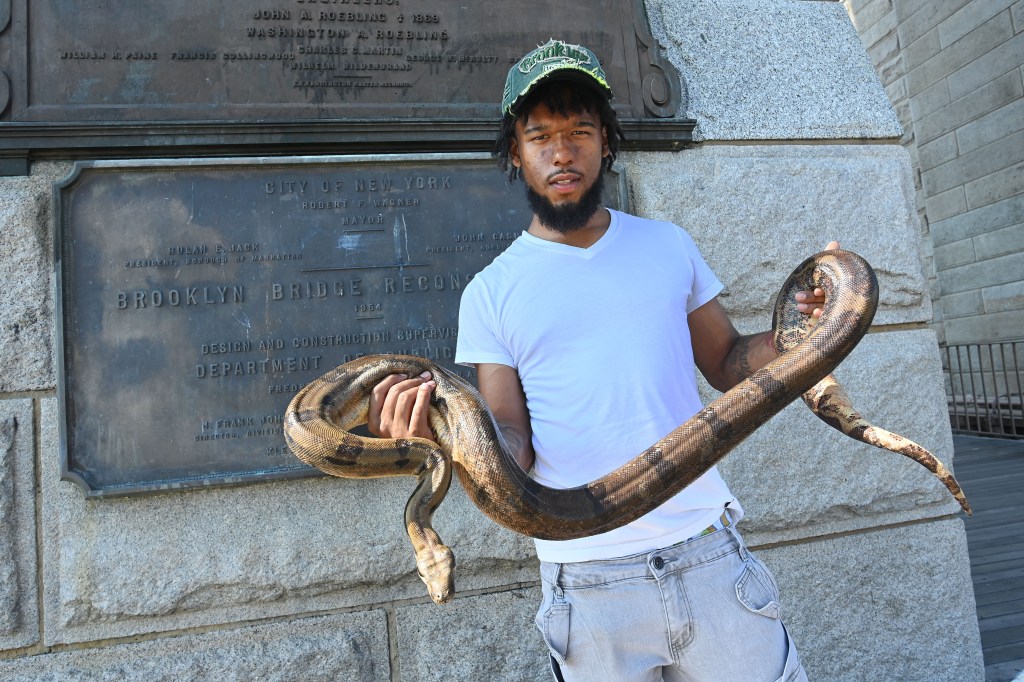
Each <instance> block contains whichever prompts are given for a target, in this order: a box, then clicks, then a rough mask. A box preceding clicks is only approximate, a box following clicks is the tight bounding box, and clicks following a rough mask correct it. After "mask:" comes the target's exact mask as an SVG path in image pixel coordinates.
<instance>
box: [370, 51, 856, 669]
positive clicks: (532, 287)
mask: <svg viewBox="0 0 1024 682" xmlns="http://www.w3.org/2000/svg"><path fill="white" fill-rule="evenodd" d="M611 94H612V93H611V89H610V88H609V86H608V84H607V81H606V78H605V74H604V71H603V70H602V68H601V66H600V64H599V62H598V60H597V57H596V56H595V55H594V54H593V53H592V52H591V51H590V50H588V49H587V48H585V47H582V46H578V45H570V44H567V43H563V42H561V41H557V40H552V41H550V42H549V43H547V44H546V45H543V46H541V47H538V48H537V49H536V50H533V51H531V52H530V53H529V54H527V55H526V56H525V57H523V59H522V60H520V62H519V63H518V64H516V66H514V67H513V68H512V69H511V70H510V71H509V75H508V78H507V81H506V85H505V92H504V98H503V103H502V108H503V114H504V116H503V125H502V130H501V133H500V136H499V139H498V143H497V146H496V155H497V156H498V157H499V159H500V162H501V165H502V167H503V168H504V169H506V170H507V171H509V175H510V178H515V177H517V176H518V177H521V178H522V180H523V181H524V183H525V185H526V191H527V197H528V199H529V202H530V206H531V208H532V209H533V212H534V216H533V220H532V222H531V223H530V226H529V228H528V229H527V231H526V232H524V233H523V234H522V235H521V236H520V237H519V238H518V239H517V240H516V241H515V242H514V243H513V244H511V245H510V246H509V248H508V249H507V250H506V251H505V252H504V253H503V254H501V255H500V256H498V258H496V259H495V261H494V262H493V263H492V264H491V265H489V266H488V267H487V268H485V269H484V270H483V271H482V272H481V273H480V274H479V275H478V276H477V277H476V278H474V279H473V281H472V282H471V283H470V284H469V286H468V287H467V288H466V290H465V292H464V294H463V298H462V305H461V308H460V316H459V342H458V349H457V353H456V361H457V362H459V363H463V364H471V365H474V366H475V367H476V370H477V376H478V383H479V388H480V392H481V394H482V395H483V397H484V399H485V400H486V401H487V404H488V406H489V407H490V409H491V411H492V412H493V413H494V416H495V419H496V420H497V422H498V424H499V426H500V428H501V430H502V434H503V435H504V436H505V438H506V440H507V441H508V444H509V446H510V447H511V448H512V449H513V452H514V453H515V455H516V459H517V461H518V463H519V464H520V466H522V468H523V469H524V470H526V471H530V472H531V473H532V475H533V476H534V477H535V478H536V479H537V480H538V481H540V482H541V483H544V484H545V485H548V486H551V487H560V488H566V487H572V486H576V485H581V484H585V483H588V482H589V481H591V480H593V479H595V478H598V477H599V476H601V475H604V474H606V473H608V472H609V471H612V470H614V469H615V468H617V467H619V466H621V465H622V464H624V463H625V462H627V461H628V460H630V459H632V458H633V457H634V456H635V455H636V454H637V453H638V452H640V451H641V450H642V449H643V448H645V447H647V446H648V445H650V444H652V443H654V442H655V441H657V440H659V439H660V438H661V437H663V436H664V435H665V434H667V433H668V432H670V431H671V430H672V429H674V428H675V427H676V426H678V425H679V424H681V423H682V422H684V421H685V420H686V419H688V418H689V417H690V416H691V415H693V414H694V413H695V412H696V411H698V410H699V409H700V407H701V403H700V400H699V398H698V396H697V385H696V375H695V368H697V369H700V371H701V373H702V374H703V375H704V376H705V377H706V378H707V380H708V381H709V382H710V384H711V385H712V386H714V387H715V388H717V389H719V390H722V391H725V390H727V389H728V388H730V387H732V386H734V385H735V384H737V383H738V382H740V381H741V380H742V379H744V378H745V377H747V376H749V375H750V374H751V373H752V372H753V371H754V370H756V369H758V368H760V367H762V366H763V365H765V364H767V363H768V362H769V361H770V360H772V359H773V358H775V357H776V352H775V350H774V348H773V346H772V344H771V341H770V334H769V333H765V334H757V335H751V336H740V335H739V334H738V333H737V331H736V329H735V328H734V327H733V325H732V323H731V322H730V320H729V318H728V316H727V315H726V314H725V312H724V310H723V309H722V307H721V305H720V304H719V303H718V300H717V298H716V296H717V295H718V293H719V292H720V291H721V290H722V288H723V287H722V284H721V283H720V282H719V281H718V279H717V278H716V277H715V275H714V273H712V271H711V269H710V268H709V267H708V266H707V264H706V263H705V262H704V260H703V258H702V257H701V255H700V253H699V251H698V250H697V247H696V245H695V244H694V243H693V241H692V240H691V239H690V237H689V236H688V235H687V234H686V233H685V232H684V231H683V230H682V229H681V228H679V227H677V226H675V225H671V224H668V223H661V222H655V221H650V220H644V219H641V218H637V217H634V216H630V215H627V214H624V213H620V212H617V211H612V210H609V209H607V208H604V207H603V206H602V205H601V203H600V200H601V186H602V178H603V173H604V172H605V171H606V170H607V169H608V168H610V166H611V163H612V161H614V158H615V155H616V153H617V151H618V142H619V139H620V138H621V128H620V126H619V124H618V121H617V118H616V116H615V112H614V110H613V109H612V108H611V106H610V105H609V100H610V99H611ZM837 246H838V245H837V244H835V243H834V242H833V243H831V244H829V247H828V248H835V247H837ZM823 300H824V298H823V294H822V292H821V291H820V290H817V291H815V292H802V293H801V294H798V301H800V306H801V310H804V311H805V312H807V313H808V314H812V315H818V314H820V308H818V307H817V306H819V305H820V304H821V303H822V302H823ZM433 388H434V384H433V382H432V381H431V379H430V376H429V375H424V376H421V377H405V376H402V375H396V376H393V377H389V378H388V379H387V380H385V381H384V382H382V383H381V384H380V385H379V386H378V387H377V388H376V390H375V392H374V396H373V398H372V401H371V415H370V430H371V432H373V433H375V434H377V435H384V436H392V437H400V436H413V435H415V436H422V437H427V438H430V437H432V434H431V432H430V428H429V426H428V425H427V421H426V415H427V410H428V409H429V399H430V393H431V391H432V390H433ZM742 515H743V511H742V508H741V507H740V505H739V503H738V502H737V500H736V499H735V497H733V495H732V493H731V492H729V489H728V487H727V486H726V484H725V482H724V481H723V480H722V478H721V476H720V475H719V474H718V471H717V469H715V468H713V469H711V470H710V471H708V472H707V473H706V474H705V475H704V476H702V477H701V478H699V479H698V480H697V481H695V482H694V483H693V484H691V485H690V486H688V487H687V488H685V489H684V490H683V491H682V492H680V493H679V494H678V495H676V496H675V497H673V498H672V499H670V500H669V501H667V502H666V503H664V504H663V505H661V506H660V507H658V508H657V509H655V510H653V511H652V512H650V513H649V514H647V515H645V516H643V517H641V518H640V519H638V520H637V521H634V522H632V523H630V524H627V525H625V526H623V527H621V528H617V529H614V530H612V531H609V532H606V533H601V534H599V535H595V536H592V537H587V538H580V539H577V540H568V541H545V540H536V541H535V542H536V546H537V553H538V556H539V558H540V559H541V577H542V593H543V601H542V604H541V607H540V611H539V613H538V615H537V625H538V627H539V628H540V630H541V632H542V633H543V636H544V639H545V642H546V643H547V645H548V648H549V650H550V654H551V660H552V668H553V671H554V672H555V675H556V679H564V680H566V681H568V682H574V681H587V682H594V681H603V680H608V681H614V682H617V681H623V682H632V681H634V680H644V681H646V680H651V681H654V680H662V679H664V680H670V681H674V680H694V681H711V680H714V681H716V682H721V681H728V680H742V681H744V682H753V681H757V680H765V681H771V680H785V681H787V682H792V681H794V680H803V679H806V676H805V674H804V672H803V669H802V667H801V665H800V661H799V657H798V655H797V653H796V649H795V647H794V645H793V643H792V641H791V640H790V638H789V636H788V634H787V632H786V629H785V627H784V625H783V624H782V621H781V619H780V608H779V604H778V591H777V588H776V586H775V581H774V579H773V578H772V576H771V574H770V572H769V571H768V569H767V568H766V567H765V566H764V565H763V564H761V563H760V562H759V561H758V560H757V559H756V558H755V557H754V556H753V555H751V554H750V552H749V550H747V548H746V546H745V544H744V543H743V541H742V539H741V537H740V536H739V534H738V533H737V532H736V530H735V528H734V524H735V523H736V522H737V521H738V520H739V519H740V518H742Z"/></svg>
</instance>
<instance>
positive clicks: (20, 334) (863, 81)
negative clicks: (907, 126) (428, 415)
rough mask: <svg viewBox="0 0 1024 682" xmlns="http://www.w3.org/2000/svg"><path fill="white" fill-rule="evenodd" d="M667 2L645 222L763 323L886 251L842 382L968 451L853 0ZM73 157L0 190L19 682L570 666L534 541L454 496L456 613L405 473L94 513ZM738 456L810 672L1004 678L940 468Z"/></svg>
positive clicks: (831, 455) (942, 442)
mask: <svg viewBox="0 0 1024 682" xmlns="http://www.w3.org/2000/svg"><path fill="white" fill-rule="evenodd" d="M648 10H649V13H650V19H651V23H652V27H653V29H654V32H655V35H656V36H657V37H658V38H659V40H660V41H661V42H662V43H663V44H664V45H665V47H666V51H667V54H668V56H669V57H670V59H671V60H672V61H673V62H674V64H675V65H676V66H677V68H679V70H680V72H681V73H682V74H683V77H684V78H685V80H686V83H687V88H688V102H687V104H686V108H687V111H686V114H687V115H688V116H692V117H694V118H696V119H697V121H698V128H697V133H696V134H697V136H698V140H699V144H698V145H697V146H696V148H694V149H690V150H685V151H682V152H678V153H631V154H626V155H624V157H623V166H624V168H625V169H626V172H627V177H628V180H629V186H630V193H631V201H632V208H633V209H634V210H635V211H636V212H638V213H640V214H643V215H649V216H652V217H658V218H664V219H669V220H673V221H676V222H678V223H679V224H681V225H683V226H685V227H686V228H687V229H688V230H690V232H691V233H692V234H693V236H694V237H695V239H696V240H697V242H698V243H699V244H700V245H701V247H702V248H703V250H704V252H705V255H706V257H707V258H708V260H709V262H710V263H711V265H712V266H713V267H714V268H715V269H716V271H717V272H718V273H719V275H720V276H721V277H722V279H723V281H724V282H726V285H727V291H726V294H725V295H724V297H723V300H724V302H725V304H726V306H727V307H728V309H729V311H730V313H731V314H732V315H733V316H734V318H735V319H736V321H737V324H738V325H739V326H740V327H741V328H743V329H744V330H747V331H753V330H756V329H759V328H766V327H767V325H768V324H769V318H768V313H767V312H766V311H767V309H768V307H769V306H770V302H771V300H772V299H773V296H774V290H775V289H776V288H777V286H778V285H779V284H780V283H781V281H782V279H783V277H784V276H785V274H787V273H788V272H789V271H790V270H791V269H792V267H794V266H795V265H796V264H797V263H798V262H799V261H800V260H802V259H803V258H804V257H805V256H806V255H808V254H810V253H813V252H814V251H816V250H818V249H819V248H820V247H821V246H823V245H824V244H825V243H826V242H827V241H829V240H830V239H833V238H835V239H839V240H841V241H842V242H843V244H844V246H847V247H849V248H852V249H854V250H856V251H858V252H860V253H861V254H862V255H864V256H865V257H866V258H867V259H868V260H869V261H870V262H872V263H873V264H874V266H875V267H876V269H877V271H878V274H879V277H880V281H881V285H882V292H883V293H882V306H881V310H880V312H879V315H878V316H877V318H876V321H875V327H874V329H873V333H871V334H870V335H869V336H868V337H866V339H865V340H864V342H863V343H862V344H861V346H859V347H858V349H857V350H855V351H854V353H853V355H852V356H851V357H850V358H849V360H848V361H847V362H846V363H845V364H844V365H843V367H842V368H840V372H839V373H838V375H839V378H840V380H841V381H843V382H844V383H845V384H846V385H847V386H848V389H849V391H850V393H851V395H852V397H853V398H854V400H855V401H856V402H857V403H858V405H859V406H860V407H861V409H862V410H863V411H864V412H865V414H867V415H868V416H869V417H873V418H875V419H876V420H878V421H879V422H881V423H882V425H884V426H888V427H891V428H893V429H895V430H898V431H900V432H902V433H904V434H905V435H907V436H909V437H911V438H914V439H915V440H918V441H920V442H922V443H924V444H925V445H927V446H929V447H930V448H932V449H933V450H934V451H935V453H936V454H937V455H938V456H939V457H940V458H941V459H943V460H944V461H947V462H948V461H950V460H951V459H952V455H953V452H952V441H951V437H950V434H949V427H948V422H947V420H946V417H945V405H944V402H943V401H942V397H941V396H942V391H941V385H942V375H941V368H940V360H939V355H938V348H937V344H936V340H935V335H934V333H933V332H932V331H931V330H930V329H929V327H928V325H927V322H928V320H930V319H931V316H932V310H931V303H930V298H929V296H928V293H927V285H926V280H925V278H924V276H923V275H922V271H921V262H920V258H919V254H918V251H917V248H916V246H915V242H916V234H917V230H918V226H917V224H918V223H917V217H916V210H915V206H914V200H913V196H914V187H913V181H912V174H911V164H910V158H909V156H908V153H907V152H906V150H904V149H903V148H902V147H901V146H900V145H899V143H898V142H899V137H900V134H901V131H900V126H899V122H898V121H897V119H896V117H895V115H894V113H893V111H892V108H891V106H890V105H889V104H888V101H887V100H886V97H885V93H884V91H883V90H882V87H881V85H880V84H879V82H878V79H877V78H876V77H875V75H874V72H873V70H872V68H871V63H870V61H869V60H868V57H867V55H866V54H865V52H864V50H863V48H862V47H861V45H860V43H859V42H858V39H857V34H856V32H855V31H854V29H853V27H852V25H851V23H850V20H849V19H848V18H847V16H846V13H845V11H844V8H843V6H842V5H841V4H839V3H835V2H815V1H806V0H775V1H773V2H763V1H756V0H698V1H696V2H694V1H689V2H683V1H682V0H649V2H648ZM69 169H70V164H69V163H64V162H46V163H36V164H34V165H33V170H32V175H31V176H30V177H27V178H5V179H3V180H0V244H2V246H3V249H2V251H0V272H2V274H3V279H4V287H3V289H2V290H0V359H2V360H3V364H2V365H0V367H2V369H0V516H2V518H3V523H2V524H0V529H2V530H0V594H2V595H3V597H4V603H5V604H6V605H8V608H7V609H6V610H5V613H4V614H3V615H0V659H6V660H0V678H3V679H11V680H38V679H54V680H56V679H61V680H64V679H75V680H100V679H127V680H160V679H182V678H190V679H268V680H275V679H281V680H286V679H303V680H308V679H324V680H387V681H390V682H396V681H400V682H412V681H419V680H451V679H487V680H510V681H521V680H544V679H548V674H547V672H546V654H545V652H544V650H543V647H542V644H541V640H540V638H539V636H538V634H537V633H536V631H535V630H534V628H533V625H532V620H533V613H534V611H535V609H536V605H537V601H538V597H539V587H538V584H537V578H536V560H535V559H534V558H533V552H532V545H531V543H530V542H529V541H528V540H525V539H523V538H520V537H517V536H514V535H512V534H510V533H507V532H506V531H504V530H502V529H500V528H497V527H496V526H495V525H494V524H492V523H491V522H489V521H487V520H486V519H485V518H484V517H483V516H482V515H481V514H480V513H479V512H477V511H476V509H475V508H474V507H473V506H472V504H471V503H470V502H469V501H468V499H467V498H466V496H465V495H464V494H463V493H462V492H461V491H459V490H453V492H452V493H451V494H450V495H449V498H448V500H447V501H446V502H445V504H444V505H443V506H442V507H441V509H440V510H439V512H438V515H437V526H438V528H439V529H440V532H441V533H442V535H443V537H445V538H446V539H448V540H449V541H450V543H451V545H452V547H453V549H454V551H455V553H456V555H457V557H458V560H459V573H458V581H459V582H458V588H459V595H458V598H457V599H456V600H455V602H454V603H453V604H450V605H448V606H445V607H439V606H436V605H434V604H433V603H431V602H430V601H429V599H427V597H426V595H425V593H424V589H423V587H422V584H421V583H420V582H419V580H418V579H417V578H416V576H415V570H414V564H413V560H412V553H411V550H410V549H409V546H408V541H407V540H406V538H405V537H404V535H403V532H402V528H401V523H400V518H401V516H400V515H401V509H402V507H403V505H404V500H405V497H406V496H407V494H408V491H409V489H410V483H411V482H410V481H407V480H393V481H358V482H351V481H336V480H326V479H314V480H303V481H287V482H276V483H266V484H259V485H250V486H243V487H237V488H229V489H217V490H199V491H191V492H178V493H168V494H160V495H153V496H148V497H144V498H137V499H136V498H131V499H95V500H94V499H90V500H86V499H84V498H83V496H82V493H81V491H80V490H79V489H78V488H77V487H76V486H75V485H74V484H72V483H68V482H62V481H61V480H60V475H59V470H60V462H59V444H58V423H57V412H56V402H57V401H56V378H55V377H56V370H55V363H54V347H55V346H54V341H53V331H54V325H55V317H54V316H55V312H54V306H53V300H54V292H53V272H54V262H53V257H52V239H53V237H52V235H53V229H54V226H53V219H52V216H51V213H50V201H51V198H50V192H51V189H50V187H51V184H52V182H53V181H54V180H55V179H58V178H60V177H62V176H64V175H65V174H66V173H67V172H68V171H69ZM495 172H497V171H495ZM705 393H706V397H708V398H710V397H712V395H711V394H712V391H711V390H710V389H706V388H705ZM722 470H723V473H724V475H725V476H726V478H727V479H728V480H729V482H730V485H731V486H732V487H733V489H734V491H735V492H736V493H737V494H738V495H739V496H740V497H741V499H742V500H743V502H744V506H745V508H746V510H747V518H746V520H745V521H743V523H742V525H741V530H743V532H744V533H745V534H746V536H747V539H748V541H749V542H750V543H751V544H752V545H754V546H755V547H758V548H760V549H761V554H762V556H763V558H764V559H765V560H766V562H767V563H768V564H769V565H770V566H771V567H772V568H773V569H774V571H775V572H776V575H777V578H778V580H779V583H780V585H781V587H782V591H783V593H784V598H785V604H784V608H785V613H786V618H787V621H788V623H789V625H790V629H791V631H792V632H793V634H794V636H795V638H796V640H797V642H798V645H799V646H800V647H801V653H802V656H803V658H804V661H805V665H806V667H807V669H808V672H809V674H810V676H811V679H817V680H822V679H828V680H877V679H899V680H907V681H914V680H921V681H924V680H928V681H930V682H931V681H935V680H957V681H961V680H980V679H982V661H981V652H980V643H979V638H978V630H977V622H976V620H975V615H974V600H973V593H972V590H971V583H970V575H969V566H968V558H967V550H966V544H965V542H964V532H963V526H962V523H961V521H960V520H959V519H958V517H957V510H958V507H957V506H956V504H955V503H954V502H953V501H952V499H951V498H950V497H949V495H948V494H947V493H946V492H945V490H944V489H943V488H942V487H941V486H940V485H939V484H938V483H937V482H936V481H935V480H934V479H933V477H932V476H931V475H930V474H928V473H927V472H926V471H924V470H923V469H921V468H920V467H919V466H917V465H916V464H914V463H912V462H910V461H905V460H902V459H901V458H899V457H897V456H896V455H891V454H887V453H883V452H880V451H875V450H873V449H871V448H868V447H867V446H860V445H858V444H855V443H853V442H852V441H850V440H848V439H846V438H845V437H843V436H841V435H839V434H838V433H836V432H833V431H831V430H829V429H828V428H827V427H826V426H824V425H823V424H821V423H819V422H817V421H816V420H815V419H814V418H813V416H812V415H810V414H809V413H808V412H807V410H806V408H804V407H803V406H802V405H793V406H790V407H789V408H787V409H786V410H784V411H783V413H782V414H781V415H779V416H778V417H776V418H775V419H773V420H772V421H771V422H770V423H769V424H768V425H767V426H765V427H764V428H762V429H761V430H759V431H758V432H757V433H756V434H755V435H754V436H752V437H751V438H750V439H749V440H748V441H747V442H746V443H745V444H744V445H743V446H741V448H740V449H739V450H738V451H736V452H735V453H734V454H732V455H730V456H729V457H728V458H727V459H726V460H725V462H724V464H723V467H722Z"/></svg>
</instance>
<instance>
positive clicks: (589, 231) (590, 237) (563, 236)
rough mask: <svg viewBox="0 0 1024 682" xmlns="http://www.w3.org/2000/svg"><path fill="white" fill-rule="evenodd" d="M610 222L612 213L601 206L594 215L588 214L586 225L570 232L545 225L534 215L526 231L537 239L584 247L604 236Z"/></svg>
mask: <svg viewBox="0 0 1024 682" xmlns="http://www.w3.org/2000/svg"><path fill="white" fill-rule="evenodd" d="M611 222H612V214H611V213H609V212H608V209H606V208H604V207H601V208H598V209H597V210H596V211H594V215H592V216H590V219H589V220H587V224H586V225H584V226H583V227H580V228H578V229H575V230H572V231H570V232H559V231H558V230H552V229H551V228H550V227H545V226H544V224H542V223H541V222H540V220H539V219H538V218H537V216H536V215H535V216H533V221H532V222H531V223H530V227H529V229H527V232H529V233H530V234H532V235H533V236H534V237H537V238H538V239H544V240H546V241H549V242H558V243H559V244H566V245H568V246H575V247H577V248H580V249H586V248H588V247H591V246H593V245H594V244H596V243H597V240H599V239H600V238H601V237H603V236H604V233H605V232H607V231H608V226H609V225H611Z"/></svg>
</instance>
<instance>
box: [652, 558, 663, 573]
mask: <svg viewBox="0 0 1024 682" xmlns="http://www.w3.org/2000/svg"><path fill="white" fill-rule="evenodd" d="M654 568H656V569H658V570H659V571H660V570H661V569H663V568H665V560H664V559H662V558H661V557H660V556H656V557H654Z"/></svg>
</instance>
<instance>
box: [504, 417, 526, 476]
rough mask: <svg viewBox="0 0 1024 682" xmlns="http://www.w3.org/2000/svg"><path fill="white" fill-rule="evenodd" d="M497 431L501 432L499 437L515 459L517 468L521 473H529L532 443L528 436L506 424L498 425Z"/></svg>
mask: <svg viewBox="0 0 1024 682" xmlns="http://www.w3.org/2000/svg"><path fill="white" fill-rule="evenodd" d="M498 429H499V430H500V431H501V435H502V437H503V438H504V439H505V444H506V445H508V448H509V451H510V452H511V453H512V456H513V457H515V459H516V462H518V463H519V466H520V467H521V468H522V469H523V471H529V470H530V469H532V468H533V443H532V442H531V439H530V438H529V436H528V435H527V434H525V433H523V432H522V431H521V430H520V429H518V428H516V427H515V426H514V425H512V424H508V423H499V424H498Z"/></svg>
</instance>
